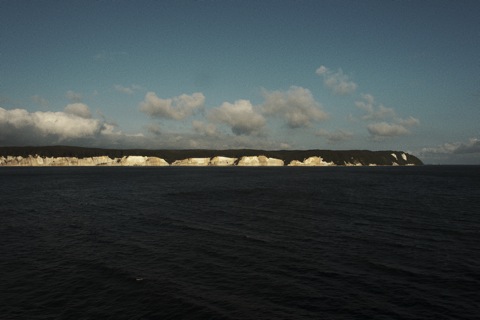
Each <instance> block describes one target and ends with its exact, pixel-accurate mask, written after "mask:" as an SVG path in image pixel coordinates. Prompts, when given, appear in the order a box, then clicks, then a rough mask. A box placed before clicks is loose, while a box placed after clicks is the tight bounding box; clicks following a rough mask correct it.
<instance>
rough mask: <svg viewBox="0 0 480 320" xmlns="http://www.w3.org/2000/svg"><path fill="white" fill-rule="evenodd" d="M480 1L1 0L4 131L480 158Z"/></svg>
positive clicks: (47, 141)
mask: <svg viewBox="0 0 480 320" xmlns="http://www.w3.org/2000/svg"><path fill="white" fill-rule="evenodd" d="M479 16H480V2H478V1H468V0H461V1H457V0H432V1H431V0H424V1H411V0H403V1H402V0H390V1H389V0H377V1H373V0H365V1H356V0H336V1H333V0H322V1H317V0H291V1H289V0H284V1H280V0H275V1H274V0H262V1H249V0H223V1H220V0H217V1H214V0H211V1H209V0H203V1H202V0H196V1H194V0H178V1H168V0H166V1H153V0H138V1H125V0H95V1H93V0H82V1H79V0H71V1H61V0H56V1H50V0H44V1H33V0H32V1H25V0H0V146H31V145H75V146H85V147H101V148H145V149H185V148H187V149H198V148H202V149H205V148H208V149H238V148H254V149H268V150H280V149H294V150H298V149H301V150H304V149H330V150H350V149H362V150H364V149H368V150H398V151H405V152H409V153H411V154H414V155H416V156H418V157H419V158H420V159H421V160H423V161H424V162H425V163H428V164H480V19H478V17H479Z"/></svg>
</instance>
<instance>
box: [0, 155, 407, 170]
mask: <svg viewBox="0 0 480 320" xmlns="http://www.w3.org/2000/svg"><path fill="white" fill-rule="evenodd" d="M415 159H416V158H415V157H413V156H411V155H408V154H406V153H402V152H396V153H384V154H379V156H378V157H377V158H371V157H370V158H369V159H368V160H366V159H359V158H357V157H354V156H351V157H348V159H345V160H342V162H340V163H338V161H337V164H335V163H334V162H331V161H326V160H324V159H323V158H322V157H320V156H311V157H307V158H305V159H303V160H291V161H290V163H288V166H303V167H323V166H336V165H342V166H376V165H391V166H398V165H407V166H408V165H415ZM169 165H171V166H240V167H244V166H256V167H259V166H267V167H273V166H275V167H277V166H284V165H285V162H284V160H282V159H277V158H271V157H267V156H265V155H258V156H242V157H239V158H233V157H225V156H214V157H212V158H209V157H205V158H185V159H180V160H174V161H173V162H172V163H171V164H169V163H168V162H167V161H165V160H164V159H162V158H159V157H147V156H139V155H130V156H124V157H122V158H110V157H108V156H94V157H85V158H77V157H42V156H39V155H35V156H32V155H30V156H28V157H22V156H0V166H30V167H39V166H85V167H88V166H142V167H148V166H150V167H158V166H169Z"/></svg>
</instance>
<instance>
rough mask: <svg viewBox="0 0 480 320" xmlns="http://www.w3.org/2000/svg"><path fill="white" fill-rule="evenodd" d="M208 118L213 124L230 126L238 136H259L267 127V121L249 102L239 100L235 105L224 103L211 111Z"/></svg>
mask: <svg viewBox="0 0 480 320" xmlns="http://www.w3.org/2000/svg"><path fill="white" fill-rule="evenodd" d="M208 117H209V119H210V120H212V121H213V122H217V123H223V124H226V125H228V126H230V128H231V130H232V132H233V133H234V134H236V135H251V134H258V133H260V131H261V130H262V128H263V127H264V126H265V119H264V118H263V116H262V115H261V114H259V113H257V112H256V111H255V110H254V108H253V106H252V104H251V103H250V101H248V100H237V101H235V102H234V103H233V104H232V103H229V102H224V103H223V104H222V105H221V106H220V107H218V108H215V109H212V110H210V112H209V114H208Z"/></svg>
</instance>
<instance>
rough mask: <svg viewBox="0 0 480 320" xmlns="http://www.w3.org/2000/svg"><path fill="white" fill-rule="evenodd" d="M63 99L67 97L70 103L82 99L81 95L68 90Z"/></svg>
mask: <svg viewBox="0 0 480 320" xmlns="http://www.w3.org/2000/svg"><path fill="white" fill-rule="evenodd" d="M65 97H67V99H68V100H70V101H71V102H80V101H82V98H83V97H82V94H80V93H78V92H75V91H72V90H68V91H67V93H65Z"/></svg>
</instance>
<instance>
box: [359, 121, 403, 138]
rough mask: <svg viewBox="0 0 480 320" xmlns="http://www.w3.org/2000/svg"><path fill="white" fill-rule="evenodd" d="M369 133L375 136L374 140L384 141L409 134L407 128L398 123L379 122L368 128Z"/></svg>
mask: <svg viewBox="0 0 480 320" xmlns="http://www.w3.org/2000/svg"><path fill="white" fill-rule="evenodd" d="M367 130H368V132H369V133H370V134H371V135H372V136H373V138H374V140H382V139H384V138H391V137H396V136H402V135H406V134H409V133H410V131H408V129H407V128H405V127H404V126H402V125H400V124H396V123H387V122H377V123H372V124H369V125H368V126H367Z"/></svg>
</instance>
